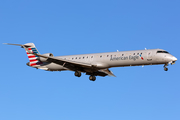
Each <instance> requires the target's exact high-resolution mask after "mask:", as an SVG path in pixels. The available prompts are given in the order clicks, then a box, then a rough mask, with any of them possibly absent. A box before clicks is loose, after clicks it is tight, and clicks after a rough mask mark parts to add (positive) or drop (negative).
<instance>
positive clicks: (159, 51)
mask: <svg viewBox="0 0 180 120" xmlns="http://www.w3.org/2000/svg"><path fill="white" fill-rule="evenodd" d="M157 53H168V52H167V51H157ZM168 54H169V53H168Z"/></svg>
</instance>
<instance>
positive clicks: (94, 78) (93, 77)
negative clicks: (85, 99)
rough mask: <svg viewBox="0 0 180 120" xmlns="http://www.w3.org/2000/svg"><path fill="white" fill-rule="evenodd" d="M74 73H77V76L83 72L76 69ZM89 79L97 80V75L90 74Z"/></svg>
mask: <svg viewBox="0 0 180 120" xmlns="http://www.w3.org/2000/svg"><path fill="white" fill-rule="evenodd" d="M74 75H75V76H76V77H81V72H80V71H75V73H74ZM89 80H91V81H95V80H96V76H95V75H90V76H89Z"/></svg>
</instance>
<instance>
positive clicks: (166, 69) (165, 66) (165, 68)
mask: <svg viewBox="0 0 180 120" xmlns="http://www.w3.org/2000/svg"><path fill="white" fill-rule="evenodd" d="M167 66H168V63H166V64H165V65H164V71H168V68H167Z"/></svg>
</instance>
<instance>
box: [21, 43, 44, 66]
mask: <svg viewBox="0 0 180 120" xmlns="http://www.w3.org/2000/svg"><path fill="white" fill-rule="evenodd" d="M24 46H25V47H26V48H27V49H28V50H29V51H30V52H32V53H36V54H40V53H39V52H38V50H37V49H36V47H35V45H34V43H26V44H24ZM32 53H29V52H28V51H27V50H26V54H27V56H28V58H29V66H32V67H36V66H39V65H41V64H43V63H42V62H40V61H38V60H37V58H38V56H36V55H34V54H32Z"/></svg>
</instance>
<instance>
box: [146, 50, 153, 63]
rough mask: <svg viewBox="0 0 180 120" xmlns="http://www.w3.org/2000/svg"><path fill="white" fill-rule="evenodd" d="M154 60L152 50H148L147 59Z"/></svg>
mask: <svg viewBox="0 0 180 120" xmlns="http://www.w3.org/2000/svg"><path fill="white" fill-rule="evenodd" d="M151 60H152V51H148V52H147V61H151Z"/></svg>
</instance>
